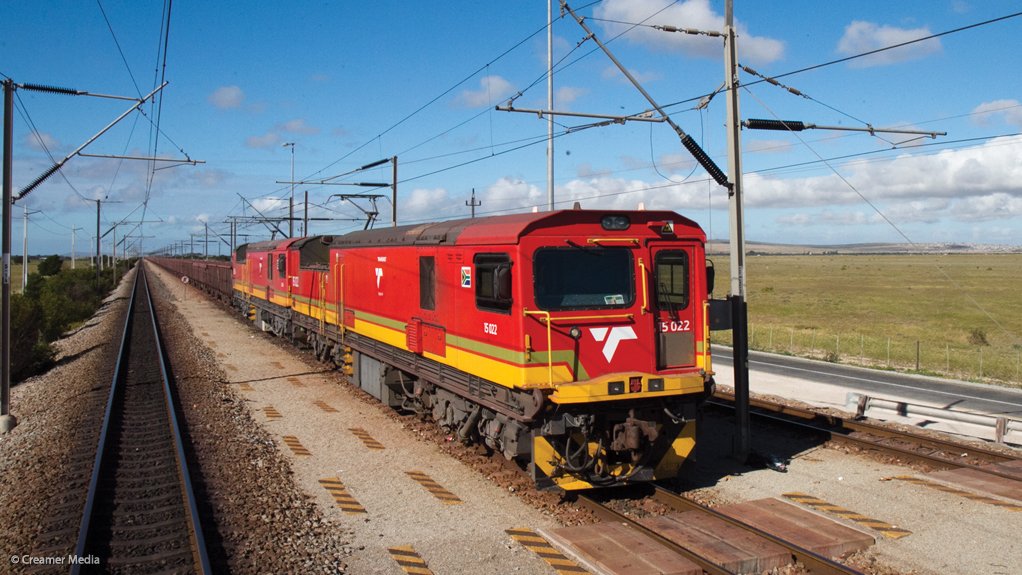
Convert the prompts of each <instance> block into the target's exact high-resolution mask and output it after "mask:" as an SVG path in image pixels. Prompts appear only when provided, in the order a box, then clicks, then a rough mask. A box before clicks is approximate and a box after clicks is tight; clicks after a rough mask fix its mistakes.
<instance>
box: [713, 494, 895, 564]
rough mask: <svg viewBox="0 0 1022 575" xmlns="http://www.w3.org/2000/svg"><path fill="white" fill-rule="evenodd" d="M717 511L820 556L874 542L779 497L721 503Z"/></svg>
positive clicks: (854, 548)
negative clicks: (730, 503) (729, 503)
mask: <svg viewBox="0 0 1022 575" xmlns="http://www.w3.org/2000/svg"><path fill="white" fill-rule="evenodd" d="M717 511H720V512H721V513H723V514H725V515H728V516H730V517H734V518H735V519H738V520H741V521H743V522H745V523H748V524H749V525H752V526H753V527H757V528H759V529H762V530H763V531H766V532H768V533H771V534H773V535H776V536H777V537H780V538H781V539H784V540H786V541H789V542H791V543H795V544H796V545H799V546H801V547H803V548H805V549H808V550H810V551H813V552H815V553H818V554H820V555H823V556H824V557H842V556H844V555H847V554H849V553H853V552H855V551H859V550H860V549H865V548H867V547H869V546H870V545H873V544H874V543H876V539H875V538H874V537H873V536H872V535H870V534H869V533H866V532H863V531H860V530H858V529H854V528H852V527H848V526H847V525H844V524H841V523H838V522H837V521H834V520H833V519H830V518H828V517H824V516H822V515H819V514H817V513H813V512H812V511H807V510H805V509H802V508H801V507H798V506H796V505H793V504H791V503H787V502H785V501H782V500H780V499H775V498H770V499H757V500H755V501H747V502H745V503H737V504H733V505H724V506H721V507H718V508H717Z"/></svg>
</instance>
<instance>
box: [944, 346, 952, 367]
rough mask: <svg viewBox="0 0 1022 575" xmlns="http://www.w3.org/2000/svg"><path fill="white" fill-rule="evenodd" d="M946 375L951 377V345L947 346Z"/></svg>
mask: <svg viewBox="0 0 1022 575" xmlns="http://www.w3.org/2000/svg"><path fill="white" fill-rule="evenodd" d="M944 361H945V362H946V363H945V364H944V373H946V374H948V375H951V344H950V343H949V344H947V356H946V358H945V360H944Z"/></svg>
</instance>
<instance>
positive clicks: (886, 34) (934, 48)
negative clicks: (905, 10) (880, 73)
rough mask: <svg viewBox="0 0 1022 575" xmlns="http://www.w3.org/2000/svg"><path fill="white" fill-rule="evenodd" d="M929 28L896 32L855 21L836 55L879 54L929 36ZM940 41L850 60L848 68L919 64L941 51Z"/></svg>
mask: <svg viewBox="0 0 1022 575" xmlns="http://www.w3.org/2000/svg"><path fill="white" fill-rule="evenodd" d="M931 34H932V33H931V32H930V29H929V28H925V27H924V28H896V27H894V26H882V25H880V24H875V23H873V22H866V21H864V20H854V21H853V22H852V23H851V24H849V25H848V26H846V27H845V33H844V35H843V36H842V37H841V40H839V41H838V45H837V51H838V53H840V54H844V55H846V56H854V55H856V54H862V53H864V52H869V51H871V50H878V49H880V48H886V47H887V46H893V45H896V44H901V43H903V42H908V41H910V40H916V39H918V38H923V37H925V36H929V35H931ZM942 49H943V48H942V46H941V43H940V39H939V38H931V39H929V40H925V41H923V42H916V43H914V44H909V45H907V46H902V47H899V48H894V49H892V50H885V51H883V52H879V53H877V54H873V55H870V56H866V57H864V58H858V59H856V60H852V61H851V63H850V64H849V65H850V66H852V67H855V68H868V67H871V66H887V65H890V64H897V63H899V62H908V61H911V60H918V59H920V58H924V57H926V56H929V55H931V54H935V53H938V52H940V51H941V50H942Z"/></svg>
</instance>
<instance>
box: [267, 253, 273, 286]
mask: <svg viewBox="0 0 1022 575" xmlns="http://www.w3.org/2000/svg"><path fill="white" fill-rule="evenodd" d="M266 279H267V280H272V279H273V254H267V255H266Z"/></svg>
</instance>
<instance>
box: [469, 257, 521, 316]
mask: <svg viewBox="0 0 1022 575" xmlns="http://www.w3.org/2000/svg"><path fill="white" fill-rule="evenodd" d="M472 263H473V264H475V282H476V283H475V288H476V307H477V308H479V309H483V310H489V311H496V312H500V313H507V314H509V313H511V304H512V302H513V301H514V300H513V299H512V297H511V257H510V256H508V255H507V254H476V255H475V257H473V258H472Z"/></svg>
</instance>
